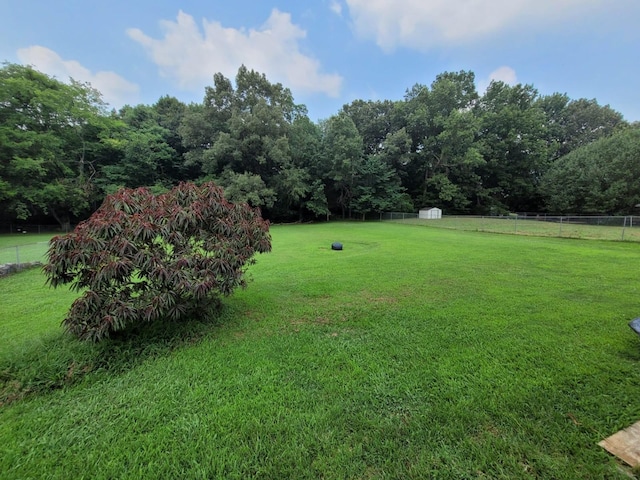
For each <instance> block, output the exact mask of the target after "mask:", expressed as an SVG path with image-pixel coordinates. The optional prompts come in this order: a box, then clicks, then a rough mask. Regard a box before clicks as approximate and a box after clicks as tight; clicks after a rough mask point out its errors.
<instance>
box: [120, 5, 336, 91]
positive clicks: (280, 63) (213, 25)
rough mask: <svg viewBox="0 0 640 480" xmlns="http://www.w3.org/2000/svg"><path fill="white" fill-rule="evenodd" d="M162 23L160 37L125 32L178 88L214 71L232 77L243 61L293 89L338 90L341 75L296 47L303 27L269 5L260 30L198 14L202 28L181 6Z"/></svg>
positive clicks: (191, 86)
mask: <svg viewBox="0 0 640 480" xmlns="http://www.w3.org/2000/svg"><path fill="white" fill-rule="evenodd" d="M161 27H162V29H163V31H164V37H163V38H161V39H154V38H151V37H149V36H148V35H146V34H145V33H143V32H142V31H141V30H139V29H136V28H132V29H129V30H128V31H127V33H128V35H129V37H131V38H132V39H133V40H135V41H136V42H138V43H139V44H140V45H142V46H143V47H144V48H145V50H146V51H147V52H148V53H149V54H150V56H151V58H152V59H153V61H154V62H155V63H156V65H158V67H159V68H160V72H161V74H162V75H164V76H166V77H169V78H172V79H173V80H174V81H176V82H177V83H178V85H179V86H180V87H181V88H183V89H187V90H193V91H196V90H198V89H202V88H203V87H204V86H205V85H210V84H211V79H212V78H213V75H214V73H217V72H220V73H222V74H223V75H225V76H226V77H229V78H234V77H235V74H236V73H237V71H238V68H239V67H240V65H241V64H244V65H245V66H246V67H247V68H250V69H254V70H257V71H258V72H260V73H264V74H265V75H266V76H267V78H269V80H271V81H277V82H281V83H283V84H284V85H285V86H287V87H289V88H291V89H292V90H294V91H296V90H299V91H304V92H321V93H324V94H326V95H329V96H332V97H337V96H338V95H339V93H340V88H341V86H342V77H340V76H339V75H337V74H324V73H321V71H320V68H321V66H320V62H318V61H317V60H316V59H314V58H312V57H309V56H307V55H304V54H303V53H302V52H300V48H299V41H300V40H301V39H303V38H304V37H305V36H306V32H305V31H304V30H302V29H301V28H300V27H298V26H297V25H294V24H293V23H291V15H289V14H288V13H283V12H280V11H278V10H273V11H272V12H271V16H270V17H269V19H268V20H267V21H266V22H265V24H264V25H262V27H260V29H258V30H254V29H250V30H248V31H247V30H245V29H235V28H225V27H223V26H222V25H221V24H220V23H219V22H216V21H208V20H206V19H203V21H202V31H201V30H200V28H199V27H198V25H197V24H196V22H195V20H194V19H193V17H192V16H191V15H188V14H186V13H184V12H182V11H180V12H179V13H178V17H177V19H176V21H175V22H174V21H167V20H164V21H162V22H161Z"/></svg>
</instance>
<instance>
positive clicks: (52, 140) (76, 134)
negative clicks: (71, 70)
mask: <svg viewBox="0 0 640 480" xmlns="http://www.w3.org/2000/svg"><path fill="white" fill-rule="evenodd" d="M106 122H108V119H107V117H106V111H105V107H104V104H103V102H102V100H101V97H100V93H99V92H98V91H96V90H95V89H93V88H92V87H91V86H90V85H88V84H84V83H80V82H76V81H73V80H72V81H71V83H70V84H65V83H62V82H60V81H58V80H56V79H54V78H52V77H49V76H48V75H45V74H43V73H41V72H38V71H36V70H34V69H33V68H31V67H26V66H22V65H15V64H5V65H4V66H3V68H2V69H0V205H2V209H3V210H4V211H5V212H8V213H9V215H11V216H12V217H13V218H16V219H27V218H29V217H31V216H34V215H37V214H45V215H51V216H52V217H54V218H55V219H56V220H57V221H58V222H59V223H60V226H61V227H62V228H63V229H68V228H69V224H70V221H71V218H72V216H79V215H82V214H83V213H85V212H87V211H88V209H89V208H90V203H91V200H92V196H93V195H94V193H95V192H94V188H93V187H94V185H93V177H94V175H95V170H96V166H95V163H94V162H95V160H96V158H97V157H99V156H100V152H101V150H103V149H104V148H106V145H105V144H104V143H103V142H102V139H101V132H102V131H103V130H104V129H106V128H107V127H106V125H105V124H106Z"/></svg>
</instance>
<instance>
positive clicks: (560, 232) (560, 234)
mask: <svg viewBox="0 0 640 480" xmlns="http://www.w3.org/2000/svg"><path fill="white" fill-rule="evenodd" d="M558 236H559V237H561V236H562V215H560V231H559V232H558Z"/></svg>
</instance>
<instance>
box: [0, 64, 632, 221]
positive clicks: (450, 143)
mask: <svg viewBox="0 0 640 480" xmlns="http://www.w3.org/2000/svg"><path fill="white" fill-rule="evenodd" d="M639 154H640V126H639V125H638V124H637V123H635V124H629V123H628V122H626V121H625V120H624V119H623V117H622V115H621V114H620V113H618V112H616V111H615V110H613V109H611V108H610V107H609V106H602V105H599V104H598V102H597V101H596V100H588V99H577V100H573V99H571V98H569V97H568V96H567V95H566V94H562V93H554V94H552V95H540V94H539V93H538V91H537V90H536V89H535V88H534V87H533V86H532V85H522V84H518V85H508V84H505V83H503V82H499V81H494V82H492V83H491V84H490V85H489V87H488V88H487V90H486V91H485V92H484V93H483V94H480V93H478V91H477V90H476V86H475V77H474V74H473V72H470V71H460V72H445V73H442V74H440V75H438V76H437V77H436V78H435V80H434V81H433V82H432V83H431V85H428V86H427V85H422V84H416V85H414V86H412V87H410V88H409V89H407V91H406V94H405V96H404V98H403V99H402V100H397V101H391V100H376V101H371V100H355V101H353V102H351V103H349V104H346V105H344V106H343V107H342V108H341V109H340V111H338V112H337V113H336V114H335V115H332V116H331V117H329V118H328V119H325V120H321V121H318V122H313V121H311V120H310V119H309V116H308V113H307V110H306V107H305V106H304V105H300V104H296V103H295V101H294V98H293V96H292V94H291V91H290V90H289V89H288V88H286V87H284V86H283V85H281V84H279V83H271V82H270V81H269V80H268V79H267V78H266V77H265V75H264V74H261V73H259V72H256V71H254V70H250V69H247V68H246V67H244V66H241V67H240V68H239V70H238V72H237V75H236V77H235V81H234V82H232V81H231V80H230V79H228V78H226V77H225V76H224V75H222V74H220V73H216V74H215V75H214V76H213V84H212V85H211V86H207V87H206V88H205V92H204V98H203V101H202V102H201V103H190V104H186V103H184V102H182V101H180V100H178V99H177V98H175V97H171V96H163V97H161V98H159V99H158V101H157V102H156V103H154V104H153V105H135V106H129V105H127V106H124V107H122V108H121V109H119V110H113V109H112V110H109V109H108V108H107V106H106V105H105V104H104V103H103V101H102V98H101V94H100V92H98V91H97V90H95V89H94V88H92V87H91V85H89V84H86V83H81V82H77V81H73V80H72V81H71V83H63V82H61V81H59V80H57V79H55V78H52V77H50V76H48V75H46V74H44V73H41V72H39V71H37V70H35V69H33V68H31V67H28V66H22V65H17V64H7V63H5V64H4V65H3V67H2V69H0V221H16V220H18V221H20V220H22V221H26V220H29V219H33V218H43V217H47V218H51V219H55V220H56V221H57V222H58V223H59V224H60V225H61V227H63V228H65V227H67V226H68V225H69V224H70V223H72V222H75V221H78V220H81V219H84V218H87V217H88V216H89V215H90V214H91V213H92V212H93V211H95V210H96V209H97V208H98V207H99V205H100V204H101V203H102V200H103V199H104V198H105V196H106V195H107V194H111V193H115V192H116V191H118V190H119V189H121V188H123V187H129V188H133V187H139V186H146V187H149V188H150V189H151V191H153V192H157V193H162V192H166V191H168V190H169V189H170V188H171V187H173V186H175V185H177V184H179V183H180V182H184V181H192V182H196V183H202V182H208V181H213V182H215V183H216V184H218V185H220V186H221V187H222V188H223V189H224V194H225V197H226V198H228V199H229V200H231V201H233V202H243V203H245V202H246V203H248V204H249V205H251V206H253V207H260V208H261V209H262V212H263V214H264V215H265V217H267V218H269V219H271V220H275V221H295V220H299V219H314V218H328V217H329V216H330V215H333V216H334V217H342V218H365V217H366V216H367V215H372V214H377V213H378V212H382V211H390V210H393V211H405V212H407V211H416V210H417V209H419V208H422V207H427V206H429V207H431V206H437V207H440V208H442V209H443V210H444V211H445V213H447V214H503V213H507V212H548V213H575V214H595V213H599V214H600V213H607V214H626V213H632V212H633V211H634V208H635V205H638V204H640V184H638V182H637V181H636V179H637V178H638V173H640V172H638V170H640V155H639Z"/></svg>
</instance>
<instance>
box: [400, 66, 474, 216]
mask: <svg viewBox="0 0 640 480" xmlns="http://www.w3.org/2000/svg"><path fill="white" fill-rule="evenodd" d="M477 100H478V94H477V92H476V89H475V76H474V74H473V72H466V71H461V72H445V73H443V74H440V75H438V76H437V77H436V79H435V81H434V82H433V83H432V84H431V88H430V89H429V88H428V87H426V86H422V85H416V86H414V87H413V88H412V89H411V90H410V91H408V92H407V95H406V96H405V107H404V112H405V130H406V132H407V133H408V135H410V137H411V139H412V144H413V152H414V155H413V160H412V162H411V164H408V165H409V171H410V172H411V173H410V175H408V176H407V177H406V182H407V183H406V185H407V187H408V189H409V191H410V193H411V194H412V196H413V197H414V198H415V199H416V201H417V202H418V203H420V204H421V205H422V206H427V205H438V206H440V207H444V208H446V209H448V210H449V211H454V212H460V213H462V212H467V211H469V209H470V208H472V205H474V204H475V203H477V202H478V195H479V194H478V191H479V190H480V189H481V182H480V178H479V176H478V174H477V169H478V168H479V167H480V166H481V165H483V163H484V160H483V157H482V155H481V153H480V151H479V149H478V148H477V145H476V137H477V133H478V130H479V122H478V119H477V117H476V111H475V110H474V108H473V107H474V106H475V105H476V103H477Z"/></svg>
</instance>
